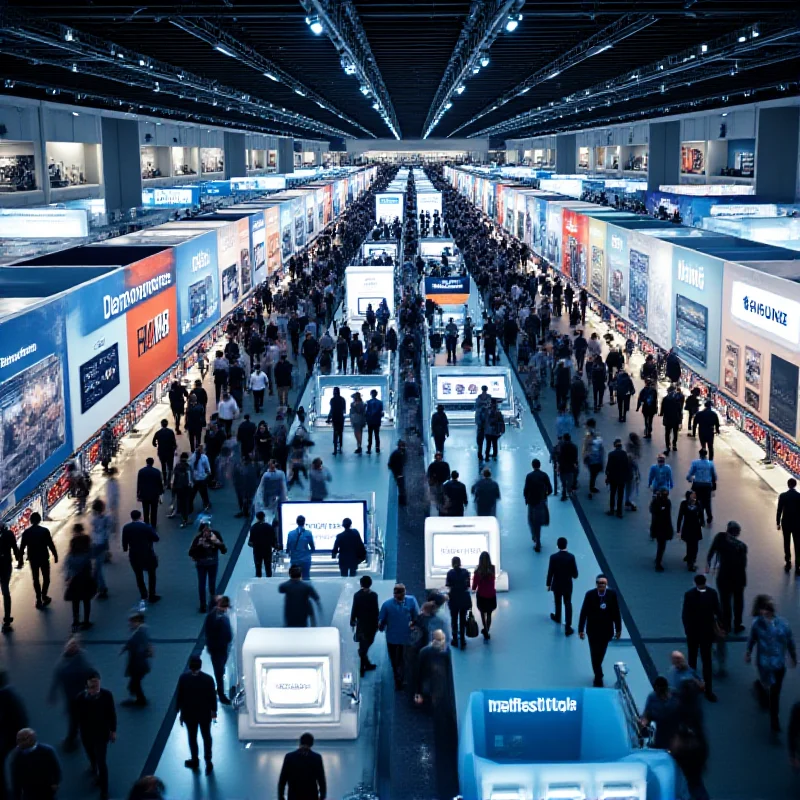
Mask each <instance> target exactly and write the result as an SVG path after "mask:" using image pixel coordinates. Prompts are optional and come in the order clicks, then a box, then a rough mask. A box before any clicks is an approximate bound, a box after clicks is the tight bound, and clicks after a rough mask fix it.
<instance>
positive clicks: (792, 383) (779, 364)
mask: <svg viewBox="0 0 800 800" xmlns="http://www.w3.org/2000/svg"><path fill="white" fill-rule="evenodd" d="M770 373H771V375H770V378H771V379H770V384H769V421H770V422H771V423H772V424H773V425H774V426H775V427H776V428H780V429H781V430H782V431H785V432H786V433H788V434H789V436H791V437H792V438H793V439H794V438H796V436H797V390H798V377H800V367H798V366H797V364H792V363H791V362H790V361H786V360H785V359H783V358H781V357H780V356H776V355H775V354H774V353H773V354H772V363H771V365H770Z"/></svg>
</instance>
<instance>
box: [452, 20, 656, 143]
mask: <svg viewBox="0 0 800 800" xmlns="http://www.w3.org/2000/svg"><path fill="white" fill-rule="evenodd" d="M657 21H658V18H657V17H655V16H653V15H652V14H626V15H625V16H624V17H620V18H619V19H617V20H615V21H614V22H612V23H611V25H608V26H607V27H605V28H603V29H602V30H600V31H598V32H597V33H595V34H594V35H592V36H590V37H589V38H588V39H586V40H584V41H583V42H581V43H580V44H578V45H576V46H575V47H573V48H572V50H569V51H568V52H566V53H564V55H562V56H560V57H559V58H557V59H556V60H555V61H551V62H550V63H549V64H547V65H546V66H544V67H542V68H541V69H540V70H537V71H536V72H534V73H533V75H531V76H530V77H528V78H526V79H525V80H524V81H522V82H521V83H518V84H517V85H516V86H515V87H514V88H513V89H509V90H508V91H507V92H505V93H504V94H502V95H500V97H498V98H497V100H495V101H494V102H493V103H491V104H490V105H488V106H486V107H485V108H483V109H482V110H481V111H479V112H478V113H477V114H476V115H475V116H474V117H472V119H470V120H469V121H468V122H465V123H464V124H463V125H459V126H458V127H457V128H456V129H455V130H454V131H452V132H451V133H450V134H448V136H453V135H454V134H456V133H458V131H460V130H463V129H464V128H467V127H469V126H470V125H472V124H473V123H474V122H477V121H478V120H479V119H481V118H482V117H485V116H486V115H487V114H491V113H492V111H496V110H497V109H498V108H500V106H504V105H505V104H506V103H508V102H510V101H511V100H514V99H515V98H517V97H520V96H521V95H524V94H527V93H528V92H529V91H530V90H531V89H532V88H533V87H534V86H537V85H539V84H540V83H544V82H545V81H549V80H552V79H553V78H556V77H558V76H559V75H560V74H561V73H562V72H566V71H567V70H568V69H571V68H572V67H576V66H577V65H578V64H581V63H582V62H584V61H586V60H587V59H588V58H592V56H596V55H600V53H602V52H604V51H606V50H610V49H611V48H612V47H614V46H615V45H617V44H619V43H620V42H622V41H624V40H625V39H627V38H628V37H630V36H633V35H634V34H636V33H639V32H640V31H643V30H645V28H649V27H650V26H651V25H653V24H654V23H656V22H657Z"/></svg>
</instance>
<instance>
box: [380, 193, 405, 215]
mask: <svg viewBox="0 0 800 800" xmlns="http://www.w3.org/2000/svg"><path fill="white" fill-rule="evenodd" d="M404 197H405V195H404V194H403V193H402V192H398V193H392V194H388V193H386V194H376V195H375V219H378V220H380V219H383V220H384V221H385V222H391V221H392V220H393V219H394V218H395V217H397V218H398V219H399V220H400V222H402V221H403V198H404Z"/></svg>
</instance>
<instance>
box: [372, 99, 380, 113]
mask: <svg viewBox="0 0 800 800" xmlns="http://www.w3.org/2000/svg"><path fill="white" fill-rule="evenodd" d="M372 107H373V108H374V109H375V110H376V111H379V110H380V107H381V104H380V103H379V102H378V101H377V100H376V101H375V102H374V103H373V104H372Z"/></svg>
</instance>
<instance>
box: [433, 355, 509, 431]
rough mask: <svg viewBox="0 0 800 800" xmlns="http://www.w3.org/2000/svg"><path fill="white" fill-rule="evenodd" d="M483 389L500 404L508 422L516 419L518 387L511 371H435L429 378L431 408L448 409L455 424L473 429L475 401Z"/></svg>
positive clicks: (445, 368)
mask: <svg viewBox="0 0 800 800" xmlns="http://www.w3.org/2000/svg"><path fill="white" fill-rule="evenodd" d="M481 386H486V387H488V391H489V395H490V396H491V397H493V398H495V399H496V400H497V401H498V408H499V409H500V411H501V412H502V414H503V416H504V417H505V418H506V419H511V418H513V417H514V415H515V413H516V412H515V402H514V384H513V381H512V380H511V370H510V369H509V368H508V367H484V366H482V365H481V364H480V363H476V364H475V365H474V366H472V367H448V366H444V367H431V368H430V376H429V387H430V405H431V408H436V406H437V405H439V404H440V403H441V404H442V405H443V406H444V407H445V410H446V412H447V416H448V417H449V419H450V422H451V423H455V424H459V423H460V424H465V423H468V424H470V425H472V424H474V422H475V400H476V399H477V397H478V395H479V394H480V393H481Z"/></svg>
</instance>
